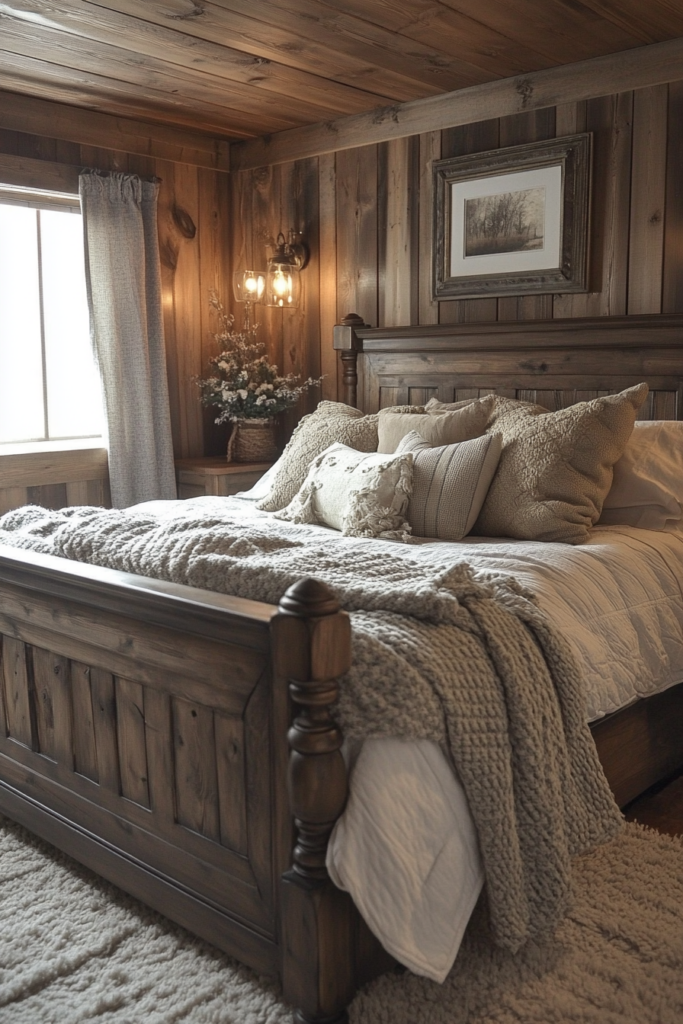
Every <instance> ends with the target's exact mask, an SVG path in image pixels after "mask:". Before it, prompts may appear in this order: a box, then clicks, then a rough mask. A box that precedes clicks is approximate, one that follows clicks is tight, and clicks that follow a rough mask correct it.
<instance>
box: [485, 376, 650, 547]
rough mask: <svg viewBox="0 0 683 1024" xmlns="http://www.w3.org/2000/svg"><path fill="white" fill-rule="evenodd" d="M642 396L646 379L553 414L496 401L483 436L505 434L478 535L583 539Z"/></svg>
mask: <svg viewBox="0 0 683 1024" xmlns="http://www.w3.org/2000/svg"><path fill="white" fill-rule="evenodd" d="M647 393H648V386H647V384H638V385H637V386H636V387H632V388H628V389H627V390H626V391H622V392H621V394H619V395H608V396H607V397H605V398H594V399H593V400H592V401H590V402H578V403H577V404H576V405H571V406H569V407H568V408H567V409H558V410H557V411H556V412H547V411H544V410H543V409H542V408H541V407H540V406H533V405H530V404H528V403H525V402H514V401H512V400H510V399H506V398H497V399H496V400H495V405H494V410H493V414H492V416H491V419H490V421H489V426H488V427H487V433H489V432H490V433H494V432H500V433H501V434H502V435H503V452H502V455H501V458H500V463H499V466H498V470H497V472H496V475H495V476H494V478H493V483H492V484H491V487H490V489H489V492H488V494H487V496H486V499H485V501H484V505H483V507H482V510H481V513H480V515H479V518H478V520H477V522H476V524H475V528H474V530H475V532H476V533H478V534H482V535H484V536H488V537H517V538H519V539H521V540H544V541H562V542H563V543H566V544H580V543H581V541H583V540H585V539H586V538H587V537H588V530H589V528H590V527H591V526H592V525H593V524H594V523H595V522H596V521H597V519H598V517H599V516H600V513H601V512H602V503H603V501H604V499H605V497H606V495H607V492H608V491H609V489H610V487H611V484H612V467H613V465H614V463H615V462H616V461H617V459H618V458H619V457H620V456H621V455H622V454H623V452H624V449H625V448H626V444H627V442H628V439H629V437H630V436H631V432H632V430H633V424H634V421H635V416H636V412H637V411H638V409H640V407H641V405H642V404H643V402H644V401H645V398H646V396H647Z"/></svg>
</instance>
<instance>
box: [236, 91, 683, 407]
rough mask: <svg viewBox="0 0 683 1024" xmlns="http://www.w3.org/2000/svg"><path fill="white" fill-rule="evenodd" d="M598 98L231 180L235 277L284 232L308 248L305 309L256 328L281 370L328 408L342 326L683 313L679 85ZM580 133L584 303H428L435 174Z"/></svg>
mask: <svg viewBox="0 0 683 1024" xmlns="http://www.w3.org/2000/svg"><path fill="white" fill-rule="evenodd" d="M605 93H606V95H602V96H599V97H597V98H595V99H590V100H587V101H582V102H579V103H569V104H565V105H560V106H557V107H552V108H547V109H543V110H539V111H530V112H528V113H524V114H518V115H513V116H509V117H501V118H496V119H493V120H488V121H483V122H479V123H476V124H469V125H465V126H462V127H456V128H451V129H446V130H444V131H441V132H428V133H425V134H422V135H415V136H412V137H409V138H405V139H399V140H395V141H391V142H385V143H380V144H377V145H368V146H363V147H359V148H356V149H349V150H344V151H340V152H338V153H336V154H335V153H333V154H326V155H325V156H320V157H311V158H308V159H305V160H300V161H297V162H295V163H289V164H282V165H279V166H273V167H265V168H259V169H258V170H255V171H243V172H240V173H239V174H233V175H231V181H230V185H231V191H232V199H231V202H232V217H231V220H232V230H231V237H232V243H233V244H232V249H231V261H232V265H233V266H234V267H236V268H241V269H243V268H244V267H245V266H246V263H249V264H254V265H255V266H256V267H259V266H263V265H264V264H265V249H264V245H265V242H266V241H267V239H268V237H273V236H274V235H276V234H277V232H278V231H283V232H285V233H286V232H287V231H288V230H289V229H290V228H295V229H297V230H302V231H303V232H304V234H305V236H306V238H307V239H308V241H309V244H310V245H311V249H312V253H313V257H312V260H311V264H310V265H309V267H308V268H307V269H306V270H305V271H304V272H303V280H304V290H305V302H304V305H303V308H302V309H300V310H297V311H296V312H287V311H285V312H284V313H283V312H281V311H279V310H264V311H263V314H262V315H261V316H260V317H259V318H260V319H261V320H262V322H263V328H262V330H263V337H264V340H267V342H268V344H269V346H270V348H271V353H272V355H273V356H274V358H275V359H276V360H277V361H278V363H279V364H280V365H281V366H282V367H283V368H284V369H285V370H286V371H292V372H296V373H303V374H309V373H317V372H323V373H325V374H326V375H327V376H326V378H325V381H324V383H323V396H324V397H327V398H332V399H335V398H337V397H338V395H339V394H340V392H339V391H338V381H339V376H340V375H339V373H338V367H337V362H336V360H335V354H334V352H333V351H332V326H333V324H334V323H335V321H337V320H338V319H339V318H341V317H342V316H344V315H345V314H346V313H349V312H355V313H359V314H360V315H361V316H362V317H363V318H364V319H365V321H366V322H367V323H369V324H371V325H373V326H395V325H402V324H415V323H419V324H429V323H464V322H468V321H489V320H534V319H539V318H549V317H578V316H602V315H605V316H607V315H615V314H631V313H632V314H636V313H659V312H664V313H668V312H682V311H683V129H682V128H681V125H682V124H683V83H681V82H676V83H671V84H669V85H657V86H652V87H649V88H644V89H639V90H636V91H634V92H626V93H618V94H613V95H612V94H609V83H607V82H606V83H605ZM581 131H590V132H592V133H593V140H594V165H593V167H594V171H593V202H592V225H591V246H590V258H591V280H590V291H589V292H588V293H585V294H580V295H541V296H521V297H504V298H498V299H496V298H482V299H463V300H454V301H449V302H440V303H432V302H431V299H430V273H431V269H430V252H431V248H432V226H431V217H432V185H431V173H430V161H432V160H434V159H439V158H441V157H449V156H456V155H460V154H466V153H476V152H482V151H484V150H487V149H495V148H498V147H499V146H514V145H518V144H521V143H525V142H532V141H535V140H540V139H547V138H553V137H561V136H563V135H569V134H572V133H574V132H581ZM319 367H320V370H318V368H319Z"/></svg>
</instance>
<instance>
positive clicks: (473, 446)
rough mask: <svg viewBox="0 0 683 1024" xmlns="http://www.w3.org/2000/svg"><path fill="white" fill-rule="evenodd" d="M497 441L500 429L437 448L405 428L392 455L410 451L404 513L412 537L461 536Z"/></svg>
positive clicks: (474, 511)
mask: <svg viewBox="0 0 683 1024" xmlns="http://www.w3.org/2000/svg"><path fill="white" fill-rule="evenodd" d="M501 446H502V438H501V436H500V434H484V436H483V437H475V438H474V439H473V440H471V441H461V442H460V443H459V444H448V445H443V446H442V447H440V448H432V447H431V446H430V445H429V444H427V442H426V441H424V440H423V439H422V438H421V437H420V435H419V434H418V433H416V432H415V431H414V430H411V432H410V433H409V434H406V436H405V437H404V438H403V440H402V441H401V442H400V444H399V446H398V448H397V449H396V455H401V454H403V453H404V452H412V454H413V493H412V494H411V496H410V501H409V503H408V513H407V519H408V522H409V524H410V526H411V528H412V531H413V534H414V535H415V536H416V537H436V538H438V539H439V540H462V538H463V537H465V536H466V535H467V534H468V533H469V532H470V530H471V529H472V527H473V526H474V523H475V521H476V519H477V516H478V515H479V511H480V509H481V506H482V504H483V502H484V498H485V497H486V492H487V491H488V489H489V486H490V484H491V480H492V479H493V474H494V473H495V472H496V467H497V465H498V460H499V458H500V451H501Z"/></svg>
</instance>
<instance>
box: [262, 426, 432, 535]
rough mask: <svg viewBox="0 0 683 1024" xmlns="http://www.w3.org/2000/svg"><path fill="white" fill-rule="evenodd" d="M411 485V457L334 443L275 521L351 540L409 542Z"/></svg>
mask: <svg viewBox="0 0 683 1024" xmlns="http://www.w3.org/2000/svg"><path fill="white" fill-rule="evenodd" d="M412 480H413V456H412V455H410V454H407V453H406V454H403V455H380V454H379V453H378V452H373V453H372V454H367V453H364V452H358V451H355V449H353V448H349V447H347V446H346V445H344V444H332V445H330V447H329V448H327V449H326V451H324V452H322V454H321V455H318V457H317V458H315V459H314V460H313V462H312V463H311V466H310V468H309V470H308V474H307V476H306V479H305V481H304V483H303V485H302V487H301V489H300V490H299V492H298V493H297V494H296V495H295V497H294V498H293V499H292V501H291V502H290V503H289V505H288V506H287V508H283V509H281V510H280V511H279V512H276V513H275V517H276V518H277V519H286V520H288V521H289V522H291V523H319V524H323V525H325V526H331V527H332V528H333V529H335V530H341V532H342V533H343V534H345V535H346V536H348V537H386V538H390V539H392V540H406V539H407V538H408V536H409V534H410V527H409V526H408V524H407V523H406V521H405V512H406V507H407V505H408V498H409V497H410V491H411V486H412Z"/></svg>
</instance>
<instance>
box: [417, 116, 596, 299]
mask: <svg viewBox="0 0 683 1024" xmlns="http://www.w3.org/2000/svg"><path fill="white" fill-rule="evenodd" d="M590 171H591V135H590V133H583V134H581V135H571V136H569V137H567V138H563V139H551V140H549V141H544V142H532V143H529V144H528V145H525V146H511V147H510V148H509V149H496V150H492V151H490V152H487V153H476V154H473V155H471V156H459V157H452V158H451V159H448V160H437V161H435V162H434V171H433V173H434V197H435V201H434V243H435V248H434V261H433V298H434V299H439V300H441V299H466V298H473V297H478V296H481V295H527V294H530V293H536V294H539V293H543V292H583V291H586V290H587V288H588V224H589V195H590Z"/></svg>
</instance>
